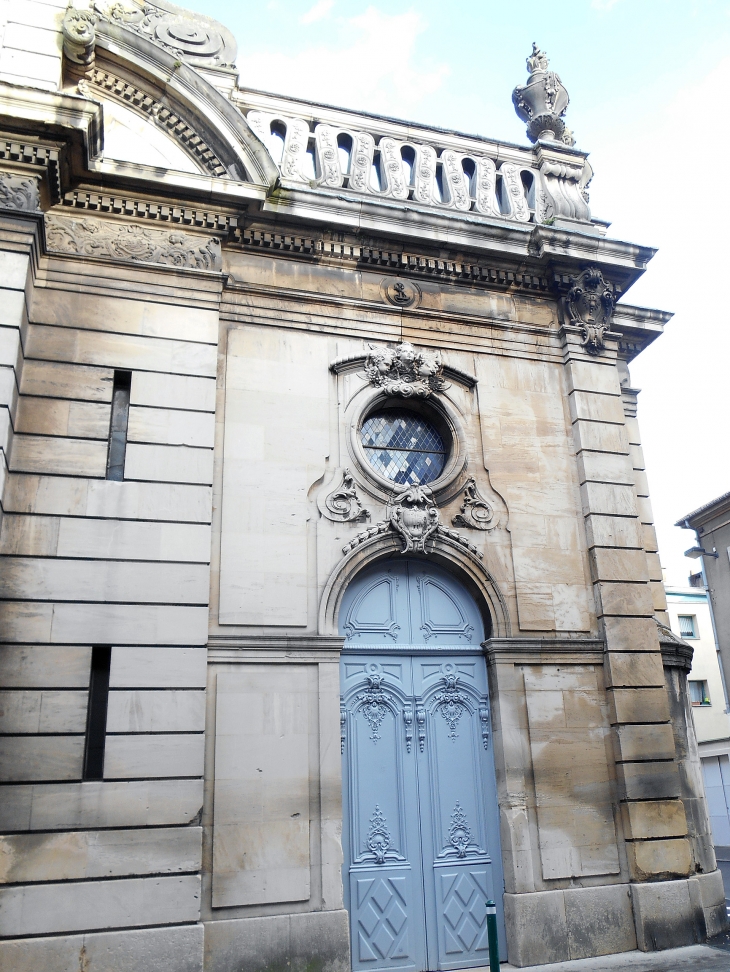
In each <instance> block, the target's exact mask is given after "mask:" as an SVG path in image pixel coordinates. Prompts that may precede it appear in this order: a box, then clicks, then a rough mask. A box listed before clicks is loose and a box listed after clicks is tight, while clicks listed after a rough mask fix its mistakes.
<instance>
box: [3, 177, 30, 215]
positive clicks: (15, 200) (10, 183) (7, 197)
mask: <svg viewBox="0 0 730 972" xmlns="http://www.w3.org/2000/svg"><path fill="white" fill-rule="evenodd" d="M0 208H2V209H15V210H20V211H22V212H27V213H34V212H37V211H38V210H39V209H40V193H39V191H38V179H37V178H36V177H35V176H22V175H16V174H15V173H13V172H0Z"/></svg>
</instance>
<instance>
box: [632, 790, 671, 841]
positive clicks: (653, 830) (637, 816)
mask: <svg viewBox="0 0 730 972" xmlns="http://www.w3.org/2000/svg"><path fill="white" fill-rule="evenodd" d="M621 814H622V817H623V824H624V834H625V836H626V837H627V838H628V839H629V840H645V839H646V838H649V837H683V836H684V835H685V834H686V833H687V819H686V817H685V813H684V804H683V803H682V801H681V800H647V801H644V802H635V803H624V804H622V805H621Z"/></svg>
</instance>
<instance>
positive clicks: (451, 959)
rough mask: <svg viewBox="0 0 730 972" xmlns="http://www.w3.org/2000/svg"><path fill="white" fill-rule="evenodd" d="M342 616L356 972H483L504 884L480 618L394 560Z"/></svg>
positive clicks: (461, 599)
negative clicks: (493, 911)
mask: <svg viewBox="0 0 730 972" xmlns="http://www.w3.org/2000/svg"><path fill="white" fill-rule="evenodd" d="M426 568H428V569H426ZM341 619H342V620H341V630H342V631H343V633H344V634H345V636H346V639H349V640H346V647H345V650H344V651H343V654H342V661H341V672H342V709H341V721H342V742H343V755H344V777H343V779H344V781H345V786H344V804H345V806H344V822H345V826H344V834H343V844H344V849H345V871H346V882H345V883H346V888H347V891H348V897H349V901H348V907H349V911H350V920H351V931H352V961H353V968H354V969H356V970H360V969H372V970H378V969H384V970H385V969H388V970H390V969H403V970H414V972H421V970H425V969H434V970H435V969H457V968H466V967H470V966H472V967H473V966H480V965H481V966H483V965H487V964H488V962H489V949H488V945H487V934H486V901H487V899H488V898H494V900H495V901H497V904H498V909H499V911H500V912H501V897H502V877H501V861H500V854H499V840H498V815H497V814H498V811H497V803H496V791H495V784H494V774H493V767H492V764H491V753H490V751H489V703H488V697H487V680H486V667H485V663H484V658H483V655H481V653H480V652H479V647H478V646H479V644H480V642H481V640H483V637H484V635H483V628H482V623H481V618H480V616H479V612H478V610H477V608H476V605H475V604H474V602H473V601H472V600H471V598H470V597H469V595H468V594H467V593H466V592H465V591H464V590H463V588H461V587H459V585H458V584H456V583H455V581H454V579H453V578H452V577H450V575H448V574H446V572H445V571H441V570H439V569H435V570H433V571H431V568H430V565H426V567H424V565H423V564H422V563H421V562H418V561H407V560H401V561H399V562H396V563H395V564H393V563H392V562H388V563H387V564H385V565H384V566H383V567H381V568H379V569H377V568H376V569H375V570H373V571H371V572H369V573H368V574H366V575H365V576H364V578H362V579H358V580H356V582H355V583H354V584H353V585H352V587H351V589H350V590H349V591H348V592H346V595H345V598H343V605H342V611H341ZM386 628H387V630H386ZM406 639H412V640H411V641H408V640H406ZM472 643H473V645H474V647H473V648H472ZM388 644H390V645H391V648H390V651H389V650H388V647H387V645H388ZM470 650H471V653H469V652H470ZM393 652H395V653H393ZM502 937H503V936H502Z"/></svg>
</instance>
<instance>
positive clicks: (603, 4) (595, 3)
mask: <svg viewBox="0 0 730 972" xmlns="http://www.w3.org/2000/svg"><path fill="white" fill-rule="evenodd" d="M620 2H621V0H591V7H592V8H593V9H594V10H613V8H614V7H615V6H616V4H617V3H620Z"/></svg>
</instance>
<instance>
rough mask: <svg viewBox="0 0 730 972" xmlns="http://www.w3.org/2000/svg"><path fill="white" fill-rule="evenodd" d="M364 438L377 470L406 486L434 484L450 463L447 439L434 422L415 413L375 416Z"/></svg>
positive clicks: (365, 428) (366, 426)
mask: <svg viewBox="0 0 730 972" xmlns="http://www.w3.org/2000/svg"><path fill="white" fill-rule="evenodd" d="M360 438H361V441H362V445H363V449H364V450H365V455H366V456H367V457H368V461H369V462H370V465H371V466H372V467H373V469H375V470H376V471H377V472H379V473H380V475H381V476H385V478H386V479H390V480H392V481H393V482H394V483H399V484H401V485H403V486H407V485H409V484H415V483H420V484H421V485H424V484H425V483H432V482H433V481H434V479H438V477H439V476H440V475H441V473H442V472H443V468H444V465H445V464H446V447H445V446H444V440H443V439H442V438H441V436H440V435H439V433H438V432H437V431H436V429H435V428H434V427H433V425H431V423H430V422H427V421H426V420H425V419H423V418H421V417H420V415H415V414H414V413H412V412H405V411H387V412H378V413H376V414H375V415H371V416H370V418H369V419H367V420H366V421H365V423H364V424H363V427H362V430H361V432H360Z"/></svg>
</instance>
